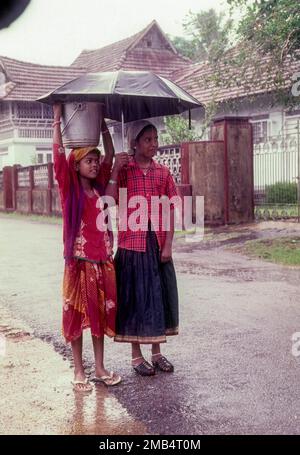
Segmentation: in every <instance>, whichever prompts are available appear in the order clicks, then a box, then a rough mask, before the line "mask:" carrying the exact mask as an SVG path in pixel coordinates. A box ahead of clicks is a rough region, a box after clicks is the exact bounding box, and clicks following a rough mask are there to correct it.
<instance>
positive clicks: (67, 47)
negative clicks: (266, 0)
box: [0, 0, 227, 65]
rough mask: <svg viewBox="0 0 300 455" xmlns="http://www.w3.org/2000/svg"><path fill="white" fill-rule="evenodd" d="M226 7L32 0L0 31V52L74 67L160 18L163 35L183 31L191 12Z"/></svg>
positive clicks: (217, 0) (183, 0) (205, 1)
mask: <svg viewBox="0 0 300 455" xmlns="http://www.w3.org/2000/svg"><path fill="white" fill-rule="evenodd" d="M209 8H215V9H216V10H217V11H222V10H224V9H226V8H227V7H226V2H225V0H148V1H145V0H51V1H50V0H31V3H30V5H29V6H28V8H27V9H26V10H25V12H24V13H23V15H22V16H21V17H20V18H19V19H18V20H16V21H15V22H14V23H13V24H12V25H11V26H10V27H9V28H7V29H3V30H1V31H0V56H1V55H2V56H6V57H11V58H16V59H18V60H25V61H30V62H34V63H41V64H49V65H70V64H71V63H72V62H73V61H74V60H75V58H76V57H77V56H78V55H79V54H80V52H81V50H83V49H97V48H100V47H103V46H105V45H107V44H111V43H113V42H115V41H119V40H121V39H123V38H127V37H129V36H131V35H133V34H135V33H137V32H139V31H140V30H142V29H143V28H144V27H146V26H147V25H148V24H149V23H150V22H151V21H152V20H153V19H156V20H157V22H158V23H159V25H160V26H161V28H162V29H163V31H164V32H165V33H169V34H171V35H183V29H182V21H183V19H184V17H185V16H186V15H187V14H188V12H189V11H192V12H199V11H201V10H207V9H209Z"/></svg>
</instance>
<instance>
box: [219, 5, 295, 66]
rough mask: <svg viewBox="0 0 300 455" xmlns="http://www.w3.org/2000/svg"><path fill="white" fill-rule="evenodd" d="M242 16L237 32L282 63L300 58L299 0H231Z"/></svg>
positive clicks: (243, 39) (239, 35) (240, 37)
mask: <svg viewBox="0 0 300 455" xmlns="http://www.w3.org/2000/svg"><path fill="white" fill-rule="evenodd" d="M227 3H228V4H229V5H231V8H232V10H234V9H235V10H239V11H240V12H241V13H242V17H241V19H240V21H239V22H238V24H237V27H236V33H237V36H238V38H239V39H240V40H242V41H247V42H248V43H249V44H251V45H252V46H254V47H255V48H256V49H258V50H259V51H260V52H262V53H264V54H268V55H270V56H271V57H272V59H273V60H274V62H275V61H276V63H278V64H281V63H282V62H283V61H284V59H285V58H286V57H287V56H291V57H293V58H298V59H299V58H300V55H299V49H300V2H299V0H227Z"/></svg>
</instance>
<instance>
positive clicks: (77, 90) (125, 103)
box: [38, 70, 203, 136]
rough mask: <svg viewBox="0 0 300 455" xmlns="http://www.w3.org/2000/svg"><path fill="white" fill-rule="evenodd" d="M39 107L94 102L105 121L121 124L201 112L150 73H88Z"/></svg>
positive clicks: (190, 99) (196, 104) (197, 104)
mask: <svg viewBox="0 0 300 455" xmlns="http://www.w3.org/2000/svg"><path fill="white" fill-rule="evenodd" d="M38 101H41V102H42V103H46V104H54V103H68V102H73V101H77V102H78V101H93V102H99V103H102V104H103V105H104V109H103V114H104V116H105V117H106V118H108V119H111V120H116V121H119V122H122V130H123V136H124V122H131V121H133V120H138V119H145V118H150V117H160V116H163V115H173V114H181V113H182V112H184V111H187V110H189V111H190V110H191V109H195V108H203V105H202V104H201V103H200V102H199V101H198V100H196V98H194V97H192V96H191V95H189V94H188V93H187V92H186V91H185V90H183V89H182V88H180V87H179V86H178V85H176V84H174V82H171V81H169V80H168V79H166V78H164V77H161V76H158V75H157V74H154V73H152V72H150V71H121V70H120V71H112V72H103V73H87V74H85V75H83V76H80V77H78V78H76V79H74V80H72V81H70V82H67V83H66V84H64V85H62V86H61V87H59V88H57V89H56V90H54V91H53V92H51V93H49V94H47V95H45V96H43V97H41V98H39V99H38Z"/></svg>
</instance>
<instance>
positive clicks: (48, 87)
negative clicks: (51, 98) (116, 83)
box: [0, 56, 86, 101]
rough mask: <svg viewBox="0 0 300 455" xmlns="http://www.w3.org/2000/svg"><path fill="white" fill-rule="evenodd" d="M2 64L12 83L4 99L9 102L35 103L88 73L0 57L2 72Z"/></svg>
mask: <svg viewBox="0 0 300 455" xmlns="http://www.w3.org/2000/svg"><path fill="white" fill-rule="evenodd" d="M1 63H2V65H3V68H4V70H5V72H6V75H7V78H8V80H9V81H10V82H11V85H10V89H9V90H7V95H6V96H5V97H4V99H5V100H9V101H13V100H18V101H19V100H24V101H35V100H36V99H37V98H39V97H40V96H42V95H45V94H46V93H47V92H50V91H52V90H54V89H55V88H57V87H59V86H60V85H62V84H64V83H66V82H68V81H70V80H72V79H75V78H76V77H78V76H80V75H81V74H84V73H85V72H86V71H85V70H83V69H80V68H75V67H69V66H68V67H66V66H45V65H38V64H35V63H29V62H22V61H19V60H15V59H12V58H8V57H1V56H0V70H1Z"/></svg>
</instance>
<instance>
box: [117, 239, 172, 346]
mask: <svg viewBox="0 0 300 455" xmlns="http://www.w3.org/2000/svg"><path fill="white" fill-rule="evenodd" d="M115 267H116V278H117V289H118V310H117V320H116V336H115V341H123V342H128V343H143V344H148V343H164V342H166V335H177V333H178V292H177V281H176V274H175V270H174V265H173V261H169V262H166V263H161V262H160V252H159V247H158V242H157V238H156V234H155V232H154V231H151V230H149V231H148V233H147V248H146V252H139V251H131V250H126V249H124V248H119V249H118V251H117V253H116V257H115Z"/></svg>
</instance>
